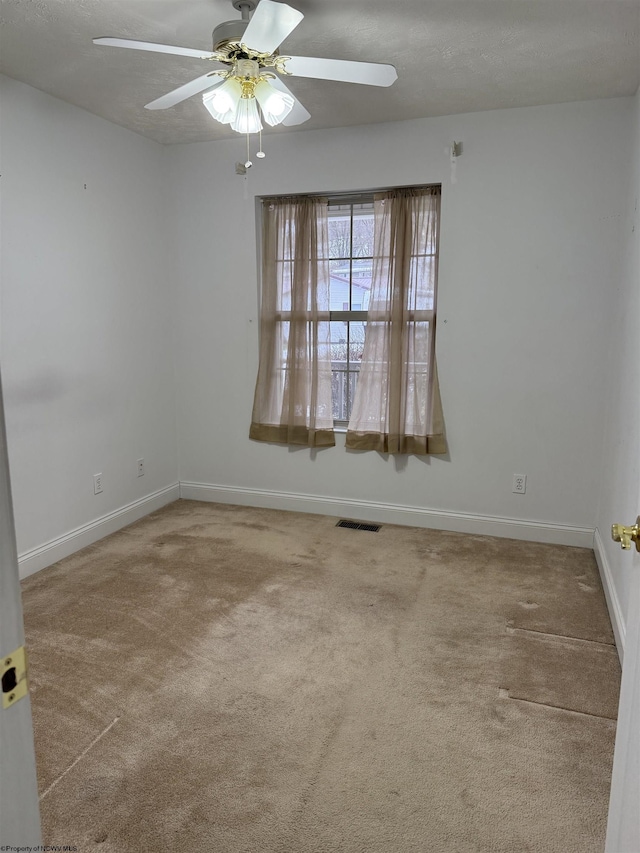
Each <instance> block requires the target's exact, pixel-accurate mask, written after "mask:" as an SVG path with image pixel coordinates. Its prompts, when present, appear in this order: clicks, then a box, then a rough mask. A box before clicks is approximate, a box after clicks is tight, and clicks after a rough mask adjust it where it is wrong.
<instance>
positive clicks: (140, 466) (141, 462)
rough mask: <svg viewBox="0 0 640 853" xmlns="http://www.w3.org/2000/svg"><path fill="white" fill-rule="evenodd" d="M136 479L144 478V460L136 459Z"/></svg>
mask: <svg viewBox="0 0 640 853" xmlns="http://www.w3.org/2000/svg"><path fill="white" fill-rule="evenodd" d="M138 477H144V459H138Z"/></svg>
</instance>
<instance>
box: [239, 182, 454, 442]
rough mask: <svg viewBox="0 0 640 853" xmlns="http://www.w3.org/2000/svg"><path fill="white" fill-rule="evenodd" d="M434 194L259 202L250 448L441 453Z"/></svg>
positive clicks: (416, 190)
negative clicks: (339, 435)
mask: <svg viewBox="0 0 640 853" xmlns="http://www.w3.org/2000/svg"><path fill="white" fill-rule="evenodd" d="M439 221H440V187H439V186H431V187H403V188H399V189H396V190H386V191H383V192H379V193H375V194H369V195H359V196H355V195H350V196H343V197H342V198H338V197H331V198H326V197H325V198H322V197H319V196H287V197H275V198H270V199H263V201H262V226H263V227H262V288H261V312H260V363H259V368H258V378H257V382H256V392H255V397H254V407H253V413H252V422H251V430H250V436H251V438H254V439H256V440H258V441H276V442H282V443H285V444H305V445H308V446H310V447H322V446H325V447H326V446H332V445H333V444H335V437H334V427H335V426H336V425H339V426H346V427H347V435H346V441H345V443H346V447H347V448H350V449H353V450H377V451H379V452H382V453H416V454H429V453H446V441H445V437H444V423H443V419H442V411H441V406H440V395H439V389H438V379H437V371H436V365H435V319H436V290H437V269H438V240H439Z"/></svg>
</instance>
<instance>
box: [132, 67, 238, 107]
mask: <svg viewBox="0 0 640 853" xmlns="http://www.w3.org/2000/svg"><path fill="white" fill-rule="evenodd" d="M221 83H224V78H222V77H217V76H214V74H213V72H209V74H203V75H202V77H196V79H195V80H191V82H190V83H185V84H184V86H178V88H177V89H174V90H173V91H172V92H167V94H166V95H162V97H161V98H156V100H155V101H151V102H150V103H148V104H145V105H144V108H145V110H166V109H168V108H169V107H173V106H175V104H179V103H180V101H186V99H187V98H190V97H191V96H192V95H197V94H198V92H204V91H205V89H215V88H217V87H218V86H220V84H221Z"/></svg>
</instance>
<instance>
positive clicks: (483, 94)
mask: <svg viewBox="0 0 640 853" xmlns="http://www.w3.org/2000/svg"><path fill="white" fill-rule="evenodd" d="M289 4H290V5H292V6H294V7H295V8H297V9H299V10H300V11H301V12H303V13H304V15H305V18H304V20H303V21H302V23H301V24H300V25H299V26H298V27H297V29H296V30H295V31H294V32H293V33H292V34H291V35H290V36H289V38H288V39H286V41H285V42H284V43H283V45H282V47H281V49H280V52H281V53H282V54H292V55H304V56H324V57H329V58H334V59H355V60H363V61H372V62H376V61H382V62H390V63H392V64H393V65H395V66H396V68H397V71H398V80H397V81H396V83H394V85H393V86H391V87H390V88H388V89H382V88H374V87H368V86H360V85H357V84H353V83H334V82H328V81H322V80H317V81H316V80H308V79H301V78H293V77H292V78H290V79H288V80H287V84H288V86H289V88H290V89H291V90H292V92H293V93H294V94H295V95H296V96H297V97H298V98H299V99H300V101H301V102H302V103H303V104H304V106H305V107H306V108H307V109H308V110H309V112H310V113H311V119H310V120H309V121H308V122H307V123H306V124H303V125H301V126H299V127H298V128H292V129H290V130H287V129H286V128H282V127H280V128H276V129H273V130H272V129H269V133H288V132H289V133H290V132H291V130H296V129H306V128H309V129H310V128H320V127H341V126H346V125H355V124H368V123H371V122H379V121H398V120H403V119H412V118H421V117H426V116H435V115H446V114H452V113H463V112H474V111H478V110H491V109H499V108H504V107H518V106H530V105H535V104H550V103H560V102H564V101H577V100H585V99H591V98H607V97H616V96H622V95H632V94H634V93H635V92H636V90H637V89H638V84H639V83H640V36H639V30H640V26H639V25H640V0H289ZM239 17H240V13H239V12H236V11H235V9H234V8H233V7H232V5H231V2H230V0H0V72H2V73H4V74H7V75H8V76H10V77H13V78H15V79H16V80H21V81H23V82H25V83H28V84H29V85H31V86H35V87H36V88H37V89H41V90H42V91H44V92H48V93H49V94H51V95H54V96H56V97H58V98H61V99H62V100H64V101H68V102H69V103H72V104H76V105H77V106H79V107H83V108H84V109H86V110H89V111H90V112H92V113H95V114H96V115H99V116H102V117H103V118H105V119H108V120H109V121H112V122H115V123H116V124H119V125H122V126H124V127H128V128H130V129H131V130H134V131H136V132H137V133H140V134H142V135H144V136H147V137H150V138H151V139H155V140H157V141H158V142H163V143H177V142H199V141H205V140H212V139H221V138H224V137H229V136H234V135H235V134H234V132H233V131H231V130H229V128H228V127H226V126H224V125H220V124H218V123H217V122H215V121H213V119H211V117H210V116H209V114H208V113H207V112H206V110H205V109H204V107H203V106H202V101H201V98H200V96H195V97H193V98H191V99H189V100H188V101H186V102H184V103H181V104H178V105H177V106H175V107H172V108H171V109H169V110H166V111H158V112H152V111H149V110H145V109H144V104H146V103H148V102H149V101H151V100H154V99H155V98H157V97H159V96H160V95H163V94H165V93H166V92H168V91H170V90H172V89H174V88H176V87H177V86H180V85H181V84H183V83H186V82H187V81H189V80H192V79H193V78H195V77H199V76H200V75H202V74H204V73H206V71H207V70H208V68H210V67H211V66H207V63H205V62H203V61H202V60H199V59H187V58H184V57H179V56H172V55H161V54H155V53H147V52H139V51H132V50H122V49H117V48H107V47H98V46H96V45H94V44H92V41H91V40H92V38H94V37H98V36H119V37H122V38H132V39H139V40H142V41H152V42H160V43H164V44H176V45H180V46H183V47H193V48H197V49H202V50H211V31H212V30H213V28H214V27H215V26H216V25H217V24H219V23H220V22H222V21H227V20H232V19H238V18H239Z"/></svg>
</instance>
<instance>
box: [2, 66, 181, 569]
mask: <svg viewBox="0 0 640 853" xmlns="http://www.w3.org/2000/svg"><path fill="white" fill-rule="evenodd" d="M1 86H2V88H1V89H0V96H1V108H2V112H1V120H2V124H1V128H0V130H1V143H2V148H1V157H2V197H1V201H2V220H1V226H2V230H1V236H2V269H1V271H2V291H1V295H2V301H1V331H2V338H1V352H0V363H1V365H2V377H3V384H4V394H5V407H6V419H7V431H8V444H9V454H10V467H11V475H12V486H13V500H14V508H15V516H16V527H17V536H18V551H19V553H22V554H24V552H31V551H32V550H33V549H37V548H39V546H42V545H43V544H46V543H51V542H52V540H57V539H59V538H60V537H63V536H65V535H66V534H69V532H71V531H74V530H77V529H78V528H82V527H83V526H86V525H91V524H92V523H93V522H94V521H95V520H96V519H99V518H102V517H104V516H105V515H107V516H108V515H109V514H110V513H114V512H117V511H119V510H121V509H122V508H123V507H125V506H127V505H129V504H131V503H132V502H136V501H140V500H142V499H143V498H144V497H145V496H148V495H150V494H152V493H155V492H158V491H159V490H162V489H164V488H166V487H168V486H171V485H172V484H175V483H176V481H177V449H176V429H175V376H174V365H173V341H172V326H171V323H172V316H171V315H172V303H171V299H172V290H171V289H172V287H173V281H172V280H171V277H170V274H169V271H168V262H169V254H168V250H167V246H166V241H165V234H166V233H167V230H168V229H167V223H166V219H165V215H166V214H165V211H166V205H165V201H166V196H165V191H166V182H165V181H164V168H163V158H164V154H165V150H164V148H163V147H162V146H160V145H158V144H156V143H153V142H150V141H149V140H146V139H143V138H142V137H140V136H137V135H136V134H134V133H131V132H130V131H127V130H124V129H122V128H120V127H116V126H115V125H113V124H110V123H109V122H106V121H104V120H102V119H99V118H97V117H95V116H93V115H90V114H89V113H87V112H85V111H83V110H80V109H77V108H75V107H72V106H70V105H68V104H65V103H63V102H61V101H59V100H56V99H54V98H51V97H49V96H48V95H45V94H43V93H41V92H38V91H36V90H35V89H32V88H30V87H29V86H25V85H23V84H21V83H17V82H16V81H14V80H10V79H7V78H4V79H2V80H1ZM139 457H143V458H144V460H145V465H146V473H145V475H144V476H143V477H141V478H138V477H137V469H136V460H137V459H138V458H139ZM97 472H101V473H102V474H103V485H104V491H103V493H102V494H101V495H98V496H94V494H93V474H94V473H97ZM146 511H148V509H147V510H146ZM105 532H108V529H106V528H104V527H103V528H97V533H96V535H95V536H94V537H93V538H97V537H98V536H99V535H100V533H102V534H104V533H105ZM86 541H87V540H86V537H85V539H82V540H79V539H76V540H75V541H74V542H71V544H70V545H69V547H68V548H67V551H72V550H75V548H77V547H80V545H82V544H86ZM50 556H52V557H53V558H57V557H59V556H61V552H60V551H59V550H58V551H54V552H52V553H51V554H50ZM51 561H52V560H51V559H49V560H48V562H51ZM46 563H47V560H46V559H45V560H44V563H42V564H44V565H46ZM37 567H40V566H39V565H38V566H37Z"/></svg>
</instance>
